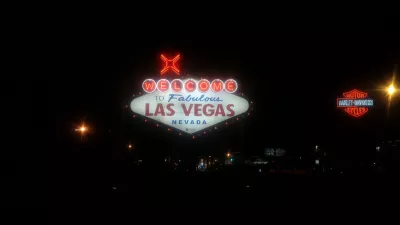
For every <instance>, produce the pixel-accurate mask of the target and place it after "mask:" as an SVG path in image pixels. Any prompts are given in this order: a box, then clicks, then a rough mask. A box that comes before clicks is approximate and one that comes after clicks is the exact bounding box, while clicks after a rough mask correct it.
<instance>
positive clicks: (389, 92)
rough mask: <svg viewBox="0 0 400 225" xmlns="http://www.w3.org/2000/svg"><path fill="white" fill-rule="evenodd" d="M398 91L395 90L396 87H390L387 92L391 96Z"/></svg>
mask: <svg viewBox="0 0 400 225" xmlns="http://www.w3.org/2000/svg"><path fill="white" fill-rule="evenodd" d="M395 91H396V89H395V88H394V85H393V84H392V85H390V86H389V87H388V89H387V92H388V94H389V95H392V94H393V93H394V92H395Z"/></svg>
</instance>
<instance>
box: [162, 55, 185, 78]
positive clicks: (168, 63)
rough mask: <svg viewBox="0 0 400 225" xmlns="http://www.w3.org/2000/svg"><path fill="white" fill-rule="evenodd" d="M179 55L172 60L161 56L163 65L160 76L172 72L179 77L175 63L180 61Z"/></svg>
mask: <svg viewBox="0 0 400 225" xmlns="http://www.w3.org/2000/svg"><path fill="white" fill-rule="evenodd" d="M180 57H181V55H180V54H178V55H177V56H175V57H174V58H173V59H168V58H167V57H165V56H164V55H163V54H161V60H162V61H163V62H164V63H165V65H164V68H163V69H162V70H161V71H160V73H161V75H163V74H164V73H166V72H167V71H169V70H172V71H174V72H175V73H176V74H177V75H179V73H180V71H179V69H178V68H177V67H176V65H175V63H176V62H178V60H179V59H180Z"/></svg>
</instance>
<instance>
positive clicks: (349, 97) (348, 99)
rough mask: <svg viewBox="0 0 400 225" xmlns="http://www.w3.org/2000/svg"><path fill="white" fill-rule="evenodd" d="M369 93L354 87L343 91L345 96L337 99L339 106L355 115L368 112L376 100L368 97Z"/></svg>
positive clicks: (358, 115)
mask: <svg viewBox="0 0 400 225" xmlns="http://www.w3.org/2000/svg"><path fill="white" fill-rule="evenodd" d="M367 96H368V93H366V92H362V91H359V90H357V89H354V90H352V91H349V92H345V93H343V97H344V98H338V99H337V107H338V108H343V109H344V111H345V112H346V113H348V114H349V115H351V116H353V117H360V116H362V115H364V114H365V113H367V112H368V108H369V107H372V106H373V105H374V100H372V99H369V98H367Z"/></svg>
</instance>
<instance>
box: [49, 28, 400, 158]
mask: <svg viewBox="0 0 400 225" xmlns="http://www.w3.org/2000/svg"><path fill="white" fill-rule="evenodd" d="M382 30H383V29H382ZM382 30H380V31H377V32H373V31H370V32H265V33H251V32H250V33H249V32H237V33H232V32H229V33H224V32H219V33H218V32H209V33H207V32H198V33H187V32H185V35H180V34H176V35H171V34H168V35H164V36H161V35H158V36H157V35H149V36H146V37H138V36H137V35H125V34H122V33H118V32H116V33H113V34H112V35H111V34H104V33H103V32H100V31H99V32H96V31H90V32H89V31H87V32H85V31H82V32H81V31H80V32H76V33H74V32H72V33H70V34H68V37H67V38H66V40H68V41H66V42H65V43H63V47H62V48H61V50H60V53H61V54H64V55H65V56H64V57H62V59H63V61H62V65H63V66H62V67H60V68H59V70H58V71H56V73H57V74H55V77H54V79H53V81H54V82H51V83H52V87H51V88H50V92H49V93H51V94H50V96H49V99H50V101H51V102H53V103H54V105H55V106H54V108H53V110H54V111H55V112H56V113H55V115H54V117H55V119H56V120H55V121H56V125H58V127H59V129H60V134H62V135H61V136H60V139H59V141H60V142H61V141H63V142H64V143H66V142H74V141H75V140H74V139H76V136H74V135H73V132H71V129H73V128H74V126H77V125H79V123H80V122H81V121H85V122H86V123H87V124H88V125H89V126H92V127H93V129H94V131H95V133H94V134H93V136H95V138H92V139H101V140H104V138H105V137H107V138H108V139H109V140H110V143H111V144H110V145H111V146H113V147H115V148H120V147H123V145H125V144H126V143H127V141H129V140H131V141H133V142H134V143H135V144H136V145H137V146H138V148H141V149H146V151H148V153H151V154H154V155H157V154H159V155H163V154H166V153H165V152H169V151H177V152H195V154H198V155H205V154H212V153H216V154H220V153H222V152H224V151H227V150H228V149H230V150H232V151H241V152H245V154H247V155H254V154H261V153H262V152H263V149H264V148H267V147H284V148H287V149H289V150H290V151H291V152H292V153H294V154H300V155H301V154H303V153H305V152H308V151H310V149H311V148H312V147H313V146H315V145H316V144H318V145H321V146H325V148H327V149H330V150H331V151H335V152H337V153H338V154H348V153H349V152H353V153H357V152H359V151H365V148H366V147H369V148H373V147H374V144H375V142H377V141H380V140H382V139H384V138H394V139H396V138H397V139H400V134H399V131H398V130H397V131H396V130H395V129H394V127H395V125H396V124H399V122H400V120H399V117H400V116H399V115H400V109H399V108H400V100H399V99H400V98H397V100H396V99H394V100H393V102H392V108H391V109H390V115H389V116H388V115H387V110H386V109H387V108H386V106H387V105H386V104H387V103H386V102H387V98H386V97H385V93H384V92H383V91H380V90H378V89H379V88H382V87H383V86H385V85H387V84H389V83H390V80H391V77H392V75H393V71H394V69H395V64H396V63H399V58H398V56H399V52H398V45H399V41H398V40H399V36H398V34H396V33H391V32H383V31H382ZM102 34H104V35H102ZM160 53H166V54H175V53H181V55H182V59H181V62H180V66H181V68H182V70H183V72H185V73H188V74H191V75H192V76H199V77H200V76H201V77H210V78H213V77H220V78H221V79H223V80H224V79H226V78H230V77H233V78H235V79H237V80H238V81H239V82H240V84H239V85H240V90H239V91H241V92H244V93H245V95H246V96H247V97H248V98H249V99H251V100H253V101H255V102H256V104H255V112H254V114H253V115H251V116H250V117H249V118H247V119H246V120H244V121H242V122H240V123H238V124H235V125H234V126H231V127H230V128H229V129H221V130H220V131H219V132H217V133H215V134H210V135H208V136H207V137H206V138H198V139H196V140H194V141H193V140H191V138H185V137H178V136H176V135H171V134H169V133H167V132H165V131H161V130H157V129H156V128H154V127H151V126H149V125H148V124H144V123H142V122H138V121H134V120H133V119H132V118H131V115H132V114H131V112H130V111H129V109H128V110H127V109H125V108H124V106H125V104H129V100H130V99H131V96H132V94H135V93H137V92H138V91H141V86H140V85H141V83H142V81H143V80H144V79H145V78H150V77H151V78H154V79H158V78H159V70H160V68H161V65H160V59H159V54H160ZM397 84H398V85H399V83H397ZM354 88H358V89H360V90H363V91H366V92H368V93H369V95H370V97H372V98H374V100H375V104H376V106H375V107H374V108H373V109H372V110H370V111H369V112H368V114H367V115H365V116H364V117H362V118H361V119H354V118H351V117H350V116H348V115H347V114H346V113H345V112H343V111H341V110H338V109H336V98H337V97H340V96H341V95H342V93H343V92H346V91H350V90H352V89H354ZM398 97H399V96H398ZM396 103H397V104H396ZM109 130H111V132H109ZM384 130H385V132H384ZM396 132H397V133H396ZM110 133H112V134H110ZM384 133H386V134H385V135H384ZM353 145H358V146H359V148H358V150H354V149H352V148H350V147H349V146H353ZM364 145H365V146H364ZM360 146H364V147H365V148H364V147H360ZM113 151H115V150H113Z"/></svg>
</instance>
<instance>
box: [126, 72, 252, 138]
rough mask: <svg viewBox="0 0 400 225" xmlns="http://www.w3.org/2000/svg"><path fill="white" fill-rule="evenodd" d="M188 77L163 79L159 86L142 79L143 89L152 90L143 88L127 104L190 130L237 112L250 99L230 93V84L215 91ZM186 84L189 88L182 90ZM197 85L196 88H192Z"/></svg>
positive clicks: (178, 127)
mask: <svg viewBox="0 0 400 225" xmlns="http://www.w3.org/2000/svg"><path fill="white" fill-rule="evenodd" d="M160 81H161V82H163V81H162V80H160ZM190 81H194V82H195V83H194V86H193V85H191V83H190ZM190 81H189V82H187V80H186V81H179V82H165V80H164V83H161V84H160V82H158V85H157V87H158V88H157V87H154V88H148V85H147V83H146V85H147V86H145V83H143V88H144V90H145V91H146V87H147V90H151V91H146V92H148V93H147V94H145V95H143V96H140V97H137V98H135V99H134V100H133V101H132V102H131V104H130V108H131V110H132V111H133V112H135V113H137V114H140V115H142V116H145V117H148V118H150V119H153V120H156V121H158V122H160V123H163V124H166V125H168V126H171V127H174V128H176V129H179V130H181V131H183V132H186V133H189V134H192V133H195V132H198V131H201V130H203V129H206V128H208V127H210V126H213V125H215V124H218V123H220V122H223V121H224V120H227V119H230V118H232V117H235V116H238V115H240V114H242V113H245V112H246V111H247V110H248V109H249V102H248V101H247V100H246V99H244V98H241V97H239V96H236V95H234V94H231V93H229V92H228V91H229V90H230V89H229V88H228V89H227V90H228V91H225V90H222V91H221V90H219V91H218V92H216V91H214V90H213V89H212V88H208V90H205V89H206V88H204V87H206V84H205V83H206V82H203V83H204V85H198V86H197V84H203V83H201V82H200V81H195V80H190ZM218 81H220V80H218ZM145 82H146V81H145ZM230 82H232V81H230ZM150 83H154V84H155V81H153V80H150V81H149V83H148V84H150ZM186 83H188V85H186ZM214 83H215V82H214ZM217 83H218V82H217ZM221 83H222V82H221ZM179 84H181V85H182V86H175V88H173V87H174V85H179ZM208 84H209V87H211V86H212V85H210V84H213V82H210V83H208ZM234 84H235V85H237V84H236V83H234ZM186 86H187V87H188V88H187V89H188V90H189V91H188V90H185V87H186ZM196 86H197V87H199V88H193V87H196ZM201 87H203V88H201ZM232 87H233V86H232ZM236 88H237V86H236V87H235V89H236ZM160 90H161V91H160ZM177 90H179V91H177Z"/></svg>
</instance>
